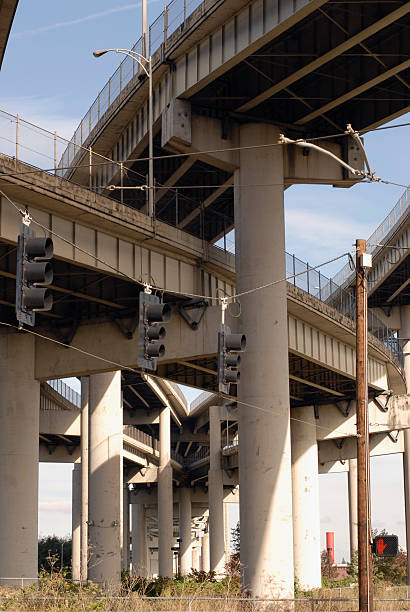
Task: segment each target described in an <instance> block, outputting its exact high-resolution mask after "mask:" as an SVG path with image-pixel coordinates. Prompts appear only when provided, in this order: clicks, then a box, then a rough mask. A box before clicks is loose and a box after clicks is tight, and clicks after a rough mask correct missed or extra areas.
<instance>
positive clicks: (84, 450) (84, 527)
mask: <svg viewBox="0 0 410 612" xmlns="http://www.w3.org/2000/svg"><path fill="white" fill-rule="evenodd" d="M88 388H89V379H88V376H82V377H81V529H80V535H81V561H80V578H81V582H83V583H84V582H86V581H87V576H88V418H89V415H88Z"/></svg>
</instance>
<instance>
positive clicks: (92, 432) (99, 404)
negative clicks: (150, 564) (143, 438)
mask: <svg viewBox="0 0 410 612" xmlns="http://www.w3.org/2000/svg"><path fill="white" fill-rule="evenodd" d="M88 460H89V476H88V489H89V500H88V514H89V523H88V535H89V557H90V560H89V564H88V578H89V579H90V580H92V581H93V582H96V583H98V584H106V585H114V586H115V585H118V584H119V583H120V580H121V545H122V503H123V495H122V493H123V491H122V406H121V373H120V372H119V371H118V372H107V373H104V374H93V375H91V376H90V382H89V459H88Z"/></svg>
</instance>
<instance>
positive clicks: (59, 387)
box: [47, 378, 81, 408]
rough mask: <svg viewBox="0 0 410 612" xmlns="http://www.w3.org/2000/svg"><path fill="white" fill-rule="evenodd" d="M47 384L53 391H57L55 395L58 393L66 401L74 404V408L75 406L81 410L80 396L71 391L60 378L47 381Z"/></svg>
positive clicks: (73, 390)
mask: <svg viewBox="0 0 410 612" xmlns="http://www.w3.org/2000/svg"><path fill="white" fill-rule="evenodd" d="M47 384H48V385H49V386H50V387H51V388H52V389H54V391H57V393H59V394H60V395H61V396H62V397H64V398H65V399H66V400H68V401H69V402H71V403H72V404H74V406H77V408H81V394H80V393H78V392H77V391H75V389H73V388H72V387H70V386H69V385H67V384H66V383H65V382H64V381H63V380H61V379H60V378H58V379H56V380H48V381H47Z"/></svg>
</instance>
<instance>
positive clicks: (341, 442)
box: [333, 438, 346, 450]
mask: <svg viewBox="0 0 410 612" xmlns="http://www.w3.org/2000/svg"><path fill="white" fill-rule="evenodd" d="M345 439H346V438H337V439H336V440H333V443H334V444H336V446H337V448H338V449H339V450H340V449H342V448H343V445H344V443H345Z"/></svg>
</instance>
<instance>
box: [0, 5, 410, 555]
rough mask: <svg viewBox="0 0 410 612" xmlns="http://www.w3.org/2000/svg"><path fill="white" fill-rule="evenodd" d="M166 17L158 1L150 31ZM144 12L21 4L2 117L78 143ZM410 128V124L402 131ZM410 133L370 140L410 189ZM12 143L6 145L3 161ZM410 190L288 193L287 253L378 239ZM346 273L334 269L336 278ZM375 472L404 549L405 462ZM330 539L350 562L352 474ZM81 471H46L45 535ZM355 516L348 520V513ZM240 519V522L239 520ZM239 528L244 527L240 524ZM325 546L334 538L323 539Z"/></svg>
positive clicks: (382, 516) (382, 520)
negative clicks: (118, 51)
mask: <svg viewBox="0 0 410 612" xmlns="http://www.w3.org/2000/svg"><path fill="white" fill-rule="evenodd" d="M163 8H164V2H163V0H151V1H150V2H148V22H149V23H150V22H152V21H153V19H155V18H156V17H157V16H158V15H159V13H160V12H161V11H162V10H163ZM140 17H141V4H140V3H139V2H126V1H124V2H121V0H117V2H115V3H113V2H112V0H87V2H84V1H81V2H80V1H79V0H70V2H56V1H55V0H36V2H33V0H20V2H19V6H18V9H17V14H16V18H15V21H14V25H13V29H12V33H11V36H10V40H9V44H8V47H7V50H6V55H5V59H4V63H3V68H2V70H1V72H0V109H2V110H5V111H7V112H10V113H13V114H17V113H19V114H20V115H21V116H22V118H24V119H26V120H29V121H31V122H33V123H36V124H38V125H40V126H42V127H44V128H47V129H49V130H51V131H54V130H55V131H57V132H58V133H59V134H61V135H62V136H65V137H67V138H69V137H70V136H71V135H72V133H73V131H74V129H75V128H76V126H77V124H78V123H79V121H80V119H81V118H82V116H83V115H84V114H85V113H86V112H87V110H88V108H89V107H90V105H91V104H92V102H93V101H94V99H95V97H96V96H97V94H98V91H99V90H100V89H102V87H103V86H104V84H105V82H106V81H107V80H108V78H109V76H110V75H111V73H112V72H114V70H115V69H116V68H117V66H118V64H119V56H115V55H114V54H108V55H106V56H104V57H103V58H101V59H98V60H97V59H95V58H94V57H93V56H92V51H93V50H94V49H97V48H107V47H121V48H129V47H130V46H132V45H133V44H134V43H135V42H136V40H137V39H138V38H139V37H140V34H141V19H140ZM405 121H409V115H407V116H405V117H402V118H400V119H398V120H397V121H396V122H395V123H402V122H405ZM409 136H410V128H398V129H394V130H393V129H392V130H385V131H380V132H374V133H371V134H369V135H367V136H366V137H365V145H366V150H367V152H368V157H369V160H370V163H371V165H372V169H373V170H374V171H375V172H376V174H377V175H378V176H381V177H383V178H387V179H391V180H393V181H396V182H399V183H404V184H407V183H408V181H409V172H408V164H409V152H410V151H409V150H410V137H409ZM5 146H6V144H5V142H4V141H2V140H1V139H0V152H1V151H2V150H3V151H4V150H5V149H4V148H3V147H5ZM401 192H402V189H400V188H397V187H392V186H385V185H380V184H374V185H358V186H356V187H354V188H353V189H333V188H332V187H319V186H295V187H292V188H291V189H288V190H287V191H286V192H285V203H286V246H287V250H288V251H289V252H291V253H295V254H296V255H297V256H298V257H299V258H300V259H302V260H305V261H309V263H311V264H317V263H319V262H320V261H323V260H325V259H328V258H330V257H333V256H335V255H337V254H339V253H341V252H344V251H346V250H348V249H349V248H350V247H351V245H352V244H353V242H354V241H355V239H356V238H358V237H364V238H366V237H368V236H369V235H370V234H371V233H372V231H373V230H374V229H375V227H376V226H377V225H378V224H379V223H380V221H382V219H383V218H384V217H385V216H386V214H387V213H388V211H389V210H390V209H391V208H392V207H393V205H394V204H395V202H396V201H397V199H398V198H399V197H400V194H401ZM339 267H340V266H339V265H338V264H335V265H333V266H332V267H329V268H328V269H325V270H324V273H325V274H328V275H329V274H333V273H334V272H336V271H337V269H338V268H339ZM372 465H373V478H372V485H373V518H374V525H375V526H376V527H379V528H381V527H386V528H387V529H389V530H390V531H392V532H395V533H398V535H399V538H400V543H401V544H404V508H403V494H402V486H403V485H402V467H401V455H396V456H390V457H385V458H378V459H375V460H373V461H372ZM320 493H321V519H322V532H323V534H324V532H325V531H326V530H334V531H336V556H337V559H339V560H341V558H342V557H343V556H344V557H346V558H347V557H348V531H347V521H346V517H347V502H346V500H347V481H346V475H344V474H342V475H337V474H336V475H327V476H321V477H320ZM70 504H71V466H68V465H45V464H42V465H41V466H40V515H39V516H40V532H41V533H44V534H45V533H51V532H55V533H58V534H66V533H68V532H69V531H70V528H71V517H70ZM343 506H344V507H346V513H343V512H340V508H341V507H343ZM232 516H233V515H232ZM232 520H234V518H232ZM322 544H323V546H324V535H323V539H322Z"/></svg>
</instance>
